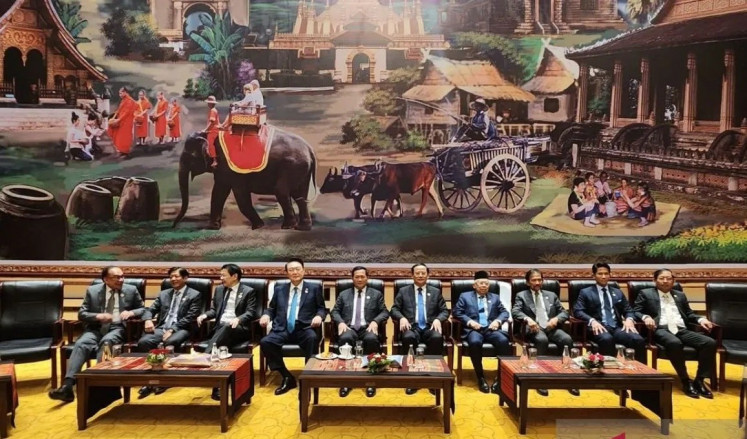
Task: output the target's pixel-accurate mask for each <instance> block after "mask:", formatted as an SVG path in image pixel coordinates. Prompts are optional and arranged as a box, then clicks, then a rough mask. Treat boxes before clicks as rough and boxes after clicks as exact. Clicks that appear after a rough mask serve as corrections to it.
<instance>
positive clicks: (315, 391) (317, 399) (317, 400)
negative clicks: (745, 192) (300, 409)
mask: <svg viewBox="0 0 747 439" xmlns="http://www.w3.org/2000/svg"><path fill="white" fill-rule="evenodd" d="M314 405H319V387H314Z"/></svg>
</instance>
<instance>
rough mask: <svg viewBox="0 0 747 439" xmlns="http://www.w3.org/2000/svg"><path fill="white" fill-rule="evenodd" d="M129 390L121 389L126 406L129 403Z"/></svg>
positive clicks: (126, 388) (128, 388) (127, 388)
mask: <svg viewBox="0 0 747 439" xmlns="http://www.w3.org/2000/svg"><path fill="white" fill-rule="evenodd" d="M130 389H131V387H123V388H122V393H123V394H124V403H125V404H127V403H128V402H130Z"/></svg>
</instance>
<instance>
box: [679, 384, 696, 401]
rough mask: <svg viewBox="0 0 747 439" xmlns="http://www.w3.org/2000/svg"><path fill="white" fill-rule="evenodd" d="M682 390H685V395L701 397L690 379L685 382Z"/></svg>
mask: <svg viewBox="0 0 747 439" xmlns="http://www.w3.org/2000/svg"><path fill="white" fill-rule="evenodd" d="M682 391H683V392H685V395H687V396H689V397H690V398H695V399H698V398H700V393H698V391H697V390H696V389H695V386H694V385H693V383H692V381H688V382H687V383H685V384H683V385H682Z"/></svg>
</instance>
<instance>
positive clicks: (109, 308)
mask: <svg viewBox="0 0 747 439" xmlns="http://www.w3.org/2000/svg"><path fill="white" fill-rule="evenodd" d="M116 295H117V292H116V291H114V290H111V292H110V293H109V298H108V299H107V300H106V313H107V314H113V313H114V297H115V296H116ZM112 318H113V317H112ZM111 326H112V324H111V322H109V323H103V324H102V325H101V334H102V335H106V333H107V332H109V328H111Z"/></svg>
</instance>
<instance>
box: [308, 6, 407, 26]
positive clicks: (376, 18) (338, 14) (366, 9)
mask: <svg viewBox="0 0 747 439" xmlns="http://www.w3.org/2000/svg"><path fill="white" fill-rule="evenodd" d="M327 17H329V21H330V22H332V23H335V25H337V24H342V25H343V26H344V25H346V24H348V23H350V22H353V21H367V22H369V23H372V24H375V25H377V26H381V25H384V24H386V22H387V20H388V19H389V18H393V19H395V21H396V19H399V18H400V17H399V16H398V15H397V14H396V13H395V12H394V11H393V10H391V9H389V8H388V7H386V6H384V5H382V4H381V3H379V2H378V0H339V1H338V2H337V3H336V4H334V5H332V6H330V7H329V9H327V10H325V11H324V12H322V13H321V14H319V16H318V17H317V18H316V20H317V21H323V20H324V19H325V18H327Z"/></svg>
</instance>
